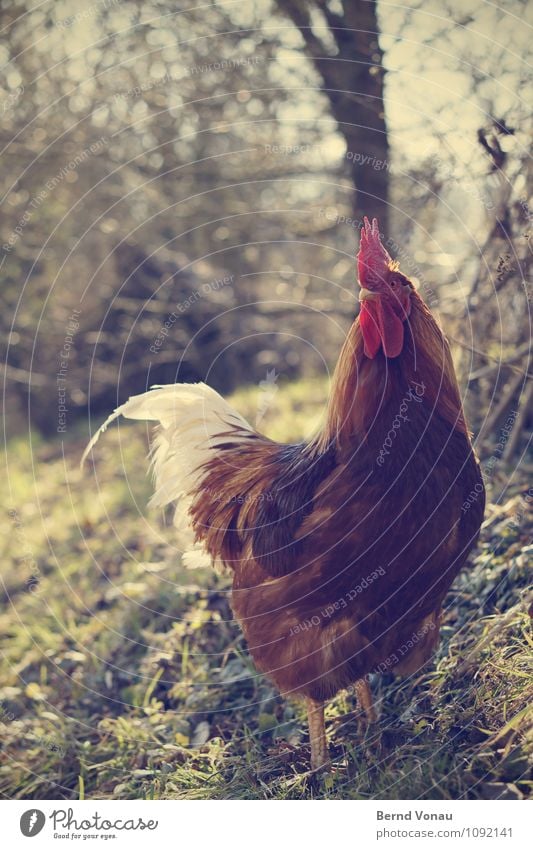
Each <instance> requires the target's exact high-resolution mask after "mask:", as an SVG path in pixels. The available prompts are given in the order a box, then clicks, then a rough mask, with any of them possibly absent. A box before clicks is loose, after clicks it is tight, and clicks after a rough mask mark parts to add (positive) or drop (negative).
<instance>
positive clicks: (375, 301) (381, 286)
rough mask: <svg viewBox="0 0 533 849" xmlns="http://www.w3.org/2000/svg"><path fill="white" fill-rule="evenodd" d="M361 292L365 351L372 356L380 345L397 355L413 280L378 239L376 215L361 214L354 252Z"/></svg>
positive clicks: (389, 354) (393, 355)
mask: <svg viewBox="0 0 533 849" xmlns="http://www.w3.org/2000/svg"><path fill="white" fill-rule="evenodd" d="M357 272H358V276H359V285H360V286H361V292H360V294H359V300H360V302H361V312H360V314H359V323H360V326H361V331H362V333H363V341H364V345H365V354H366V356H367V357H370V358H371V359H373V358H374V357H375V356H376V354H377V353H378V351H379V349H380V347H383V353H384V354H385V356H386V357H397V356H398V355H399V354H400V353H401V351H402V348H403V337H404V321H405V320H406V319H407V318H408V316H409V312H410V310H411V292H412V291H413V284H412V283H411V282H410V281H409V280H408V279H407V277H405V276H404V275H403V274H401V273H400V271H399V270H398V263H397V262H394V261H393V260H392V259H391V257H390V256H389V254H388V253H387V251H386V250H385V248H384V247H383V245H382V243H381V237H380V234H379V226H378V222H377V218H373V219H372V224H370V222H369V220H368V218H366V217H365V218H364V226H363V228H362V229H361V242H360V245H359V253H358V255H357Z"/></svg>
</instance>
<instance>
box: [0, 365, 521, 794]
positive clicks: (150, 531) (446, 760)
mask: <svg viewBox="0 0 533 849" xmlns="http://www.w3.org/2000/svg"><path fill="white" fill-rule="evenodd" d="M323 392H324V386H323V384H321V383H320V384H318V383H317V384H314V383H313V382H310V381H308V382H305V383H303V384H298V385H296V386H293V387H283V389H282V391H280V392H279V393H277V394H276V397H275V399H274V400H273V402H272V404H271V408H270V409H269V410H267V412H266V414H265V418H264V420H263V424H264V425H265V428H266V429H267V431H268V432H269V433H270V434H271V435H273V436H276V437H278V438H289V437H297V436H298V435H299V434H300V433H301V432H302V431H304V430H305V429H306V428H307V427H308V425H309V421H310V420H311V419H314V421H316V420H317V414H318V413H319V411H320V405H321V400H322V397H323ZM309 399H311V400H309ZM237 403H238V405H239V407H240V409H241V410H242V411H243V412H244V413H245V414H247V415H248V416H249V418H250V419H252V420H253V419H254V411H256V410H257V405H258V400H257V396H256V395H254V394H253V393H250V392H245V393H240V395H239V398H238V400H237ZM282 405H283V406H282ZM126 428H127V429H125V428H124V427H122V428H121V430H120V432H119V431H117V430H115V431H111V432H109V434H107V436H106V439H105V440H103V441H102V443H101V445H99V448H98V452H97V459H96V468H97V473H98V483H99V489H98V488H97V487H96V484H95V479H94V477H93V475H92V474H91V473H86V474H85V475H84V476H82V475H81V474H80V473H79V472H78V471H77V468H76V464H77V460H78V458H79V456H80V453H81V450H82V447H83V444H84V437H81V436H80V435H79V434H78V435H76V433H71V434H70V435H69V440H68V443H66V446H65V448H66V456H65V457H63V454H62V450H61V446H60V445H59V444H57V445H53V446H50V445H40V444H34V445H33V447H32V448H31V450H30V448H29V447H28V446H27V445H26V444H25V443H24V442H23V441H22V440H20V441H18V442H14V443H13V444H12V445H11V446H10V453H9V463H10V464H9V483H10V487H11V496H10V500H11V504H10V507H11V508H12V509H13V510H16V515H15V516H11V517H10V516H8V515H4V517H3V519H2V522H3V524H4V527H3V529H2V530H3V534H2V538H3V539H4V540H5V543H4V551H3V564H4V565H3V580H4V588H5V595H4V603H3V605H2V612H1V614H0V628H1V630H2V634H3V635H4V640H3V645H4V649H3V653H2V669H1V678H0V722H1V723H2V724H1V727H2V732H3V734H2V736H3V757H2V765H1V766H0V792H1V793H2V794H3V795H4V797H10V798H35V799H38V798H78V797H80V796H81V797H83V796H85V797H86V798H95V799H101V798H188V799H191V798H201V799H204V798H215V799H220V798H247V799H251V798H258V799H263V798H275V799H304V798H311V797H314V796H320V797H322V798H323V797H331V798H382V799H385V798H389V799H406V798H428V799H446V798H502V797H503V798H521V797H525V796H528V795H529V794H530V792H531V780H530V774H529V771H528V770H529V769H530V765H531V757H532V753H533V728H532V725H533V717H532V711H531V701H532V683H531V682H532V680H533V677H532V674H531V672H532V670H531V657H532V653H531V647H532V637H531V629H530V616H529V611H528V610H527V609H526V608H527V604H526V603H525V599H527V581H528V574H527V560H528V557H529V558H530V557H531V550H532V545H531V541H532V528H533V521H532V519H531V515H529V514H528V512H527V509H526V508H527V504H526V501H525V500H524V499H523V497H522V495H521V491H522V489H523V487H522V488H521V487H520V484H517V485H516V486H515V488H514V490H513V491H511V492H510V493H509V497H508V500H507V508H506V509H502V510H501V511H500V512H499V513H497V514H496V513H490V514H489V523H488V525H487V527H486V529H485V530H484V533H483V538H482V542H481V545H480V548H479V550H478V552H477V554H476V555H475V558H474V561H473V565H472V568H471V570H470V571H469V572H468V573H465V574H463V575H462V576H461V577H460V578H459V579H458V581H457V582H456V583H455V585H454V588H453V590H452V592H451V593H450V595H449V597H448V600H447V608H446V618H445V625H444V629H443V637H444V638H443V642H442V644H441V647H440V649H439V654H438V656H437V658H436V659H435V660H434V662H432V664H431V665H430V666H428V668H427V669H425V670H424V671H423V673H422V674H418V675H417V676H416V677H413V678H410V679H407V680H400V681H397V680H394V679H392V678H390V680H389V679H382V680H377V679H376V681H375V682H374V683H373V687H374V692H375V696H376V700H377V703H378V707H379V712H380V721H379V724H378V726H377V727H376V728H375V729H373V730H371V731H368V732H367V733H366V735H365V734H363V733H362V732H361V729H360V728H359V727H358V715H357V711H356V708H355V703H354V700H353V697H352V696H350V695H347V694H342V695H340V696H339V697H338V698H337V699H336V700H335V701H334V702H333V703H332V704H331V705H330V706H329V707H328V711H327V718H328V730H329V734H330V738H331V742H332V746H333V753H334V757H335V769H334V772H333V773H332V774H331V775H329V776H327V777H326V778H324V779H322V780H321V781H319V782H318V781H316V780H313V779H312V778H311V777H310V776H309V774H308V773H307V772H306V769H307V764H308V749H307V738H306V730H305V722H304V717H303V713H302V710H301V708H300V707H299V706H298V705H295V704H292V703H289V702H283V701H282V700H281V699H280V698H279V697H278V696H277V695H276V693H275V692H274V690H273V689H272V687H271V686H270V684H269V683H268V682H266V681H265V680H264V679H263V678H262V677H261V676H259V675H258V674H257V673H256V672H255V670H254V668H253V666H252V664H251V662H250V660H249V658H248V656H247V654H246V649H245V645H244V642H243V640H242V637H241V635H240V632H239V629H238V628H237V627H236V625H235V624H234V623H233V622H232V621H231V613H230V608H229V605H228V582H227V579H226V578H221V577H218V576H216V575H214V574H212V573H211V572H186V571H184V570H183V569H182V568H181V566H180V563H179V557H178V555H177V553H176V551H175V550H174V549H173V547H172V535H171V532H170V529H168V528H164V527H163V524H162V521H161V520H160V519H159V518H158V517H154V516H153V515H152V516H149V519H150V521H146V519H145V518H144V517H145V516H146V517H148V513H147V511H146V506H145V505H146V501H147V497H148V493H149V489H150V482H149V480H148V478H146V477H145V476H144V471H143V473H142V474H140V473H139V469H141V468H142V469H143V470H144V467H145V464H144V459H143V455H144V453H145V450H146V433H145V432H143V428H142V426H131V425H128V426H126ZM120 437H122V438H120ZM126 474H127V477H126ZM491 517H495V518H493V519H492V518H491ZM32 573H35V575H36V576H37V577H36V580H35V582H34V583H35V586H33V584H32V581H31V574H32ZM37 579H38V580H37ZM32 588H33V589H34V590H35V591H29V590H30V589H32Z"/></svg>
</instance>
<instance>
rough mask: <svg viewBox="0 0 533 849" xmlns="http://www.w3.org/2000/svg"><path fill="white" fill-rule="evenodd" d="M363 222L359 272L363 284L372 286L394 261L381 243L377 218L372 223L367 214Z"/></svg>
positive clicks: (381, 277) (358, 259)
mask: <svg viewBox="0 0 533 849" xmlns="http://www.w3.org/2000/svg"><path fill="white" fill-rule="evenodd" d="M363 222H364V226H363V227H362V228H361V241H360V243H359V253H358V254H357V273H358V276H359V284H360V285H361V286H371V285H372V284H373V283H377V282H378V281H379V280H380V279H383V278H384V275H385V272H386V271H388V270H389V269H390V268H391V266H392V264H393V261H392V258H391V257H390V255H389V254H388V252H387V251H386V250H385V248H384V247H383V245H382V243H381V236H380V234H379V225H378V220H377V218H373V219H372V224H370V221H369V220H368V218H367V217H366V215H365V217H364V218H363Z"/></svg>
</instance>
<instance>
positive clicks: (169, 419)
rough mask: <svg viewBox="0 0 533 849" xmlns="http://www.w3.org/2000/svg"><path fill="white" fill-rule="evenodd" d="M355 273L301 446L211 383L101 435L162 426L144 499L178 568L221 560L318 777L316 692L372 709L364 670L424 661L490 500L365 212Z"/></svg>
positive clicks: (447, 388) (429, 333)
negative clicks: (331, 366)
mask: <svg viewBox="0 0 533 849" xmlns="http://www.w3.org/2000/svg"><path fill="white" fill-rule="evenodd" d="M358 273H359V283H360V285H361V292H360V295H359V300H360V302H361V309H360V313H359V316H358V317H357V318H356V319H355V321H354V323H353V324H352V327H351V329H350V331H349V333H348V337H347V339H346V342H345V344H344V347H343V349H342V351H341V354H340V357H339V361H338V364H337V368H336V370H335V374H334V377H333V384H332V389H331V394H330V398H329V401H328V403H327V409H326V415H325V424H324V426H323V428H322V429H321V430H320V432H319V433H318V434H317V435H316V436H315V437H314V438H312V439H311V440H310V441H308V442H302V443H299V444H295V445H280V444H278V443H276V442H273V441H272V440H270V439H267V438H266V437H265V436H262V435H261V434H259V433H257V432H256V431H255V430H254V429H253V428H252V427H251V426H250V425H249V424H248V422H246V421H245V420H244V419H243V418H242V417H241V416H240V415H239V414H238V413H236V412H235V411H234V410H233V409H232V408H231V407H230V406H229V405H228V404H227V403H226V402H225V401H224V400H223V398H221V396H220V395H218V394H217V393H216V392H215V391H214V390H212V389H210V388H209V387H208V386H206V385H204V384H196V385H187V384H181V385H175V386H164V387H156V388H154V389H153V390H151V391H150V392H147V393H145V394H143V395H139V396H136V397H134V398H131V399H130V400H129V401H128V402H127V403H126V404H123V405H122V406H121V407H119V408H118V409H117V410H116V411H115V412H114V413H113V415H112V416H111V417H110V418H109V419H108V421H107V422H106V423H105V425H104V426H103V428H102V429H101V430H103V429H105V427H106V426H107V424H108V423H109V421H111V420H112V419H114V418H116V417H117V416H118V415H120V414H122V415H124V416H126V417H128V418H133V419H148V420H155V421H157V422H159V428H158V431H157V435H156V438H155V442H154V448H153V465H154V473H155V482H156V485H155V494H154V496H153V499H152V502H151V503H153V504H155V505H160V506H161V505H166V504H169V503H176V505H177V506H176V513H175V525H176V526H177V528H178V529H179V530H180V531H181V532H182V534H185V537H187V534H189V545H188V551H187V552H186V554H185V555H184V560H185V562H186V563H189V564H191V565H192V564H193V563H194V562H205V559H206V558H207V560H208V561H209V562H215V563H216V562H218V563H221V564H223V565H224V566H226V567H227V568H228V569H230V570H231V572H232V574H233V593H232V605H233V610H234V612H235V616H236V618H237V619H238V621H239V623H240V624H241V626H242V629H243V631H244V634H245V636H246V639H247V642H248V647H249V650H250V653H251V655H252V657H253V659H254V661H255V664H256V666H257V667H258V669H260V670H261V671H262V672H264V673H265V674H266V675H268V676H269V677H270V678H271V679H272V680H273V681H274V682H275V684H276V686H277V687H278V688H279V690H280V691H281V693H283V694H284V695H288V696H298V697H301V698H303V699H304V700H305V702H306V705H307V712H308V718H309V733H310V741H311V766H312V768H313V769H318V768H321V767H324V766H325V765H327V763H328V748H327V742H326V734H325V728H324V708H323V705H324V702H325V701H326V700H328V699H331V698H332V697H333V696H334V695H335V694H336V693H337V692H338V691H339V690H341V689H343V688H346V687H349V686H350V685H355V689H356V692H357V694H358V698H359V701H360V703H361V705H362V707H363V708H364V710H365V712H366V714H367V716H368V718H369V719H371V718H372V717H373V707H372V697H371V693H370V689H369V685H368V675H369V673H372V672H383V671H394V672H395V673H399V674H408V673H411V672H414V671H416V670H417V669H418V668H420V667H421V666H422V665H423V664H424V663H425V662H426V661H427V659H428V658H429V657H430V655H431V653H432V651H433V650H434V648H435V646H436V644H437V642H438V637H439V625H440V612H441V605H442V602H443V599H444V597H445V595H446V592H447V590H448V589H449V587H450V584H451V583H452V581H453V579H454V577H455V576H456V575H457V573H458V571H459V570H460V569H461V567H462V566H463V565H464V563H465V561H466V559H467V556H468V553H469V551H470V550H471V548H472V546H473V545H474V543H475V541H476V539H477V536H478V532H479V528H480V524H481V521H482V516H483V509H484V495H483V483H482V478H481V474H480V470H479V466H478V463H477V461H476V458H475V456H474V452H473V449H472V445H471V442H470V438H469V434H468V431H467V427H466V423H465V419H464V415H463V411H462V407H461V399H460V396H459V390H458V386H457V381H456V377H455V373H454V369H453V364H452V359H451V356H450V351H449V347H448V343H447V341H446V339H445V337H444V335H443V333H442V331H441V330H440V328H439V326H438V324H437V323H436V321H435V320H434V318H433V317H432V315H431V313H430V312H429V310H428V308H427V307H426V305H425V304H424V302H423V301H422V299H421V298H420V296H419V295H418V294H417V292H416V291H415V290H414V287H413V285H412V283H411V282H410V281H409V280H408V279H407V278H406V277H405V276H404V275H403V274H401V273H400V272H399V270H398V265H397V263H394V262H393V261H392V259H391V257H390V256H389V254H388V253H387V251H386V250H385V248H384V247H383V245H382V243H381V239H380V235H379V230H378V224H377V221H376V220H375V219H374V221H373V222H372V225H370V224H369V222H368V220H367V219H365V225H364V227H363V230H362V232H361V244H360V250H359V255H358ZM99 433H100V431H99V432H98V433H97V434H96V436H95V437H94V438H93V440H92V441H91V443H90V445H89V447H88V448H87V451H86V453H85V455H84V456H86V454H87V453H88V451H89V450H90V449H91V448H92V446H93V445H94V442H95V441H96V439H97V438H98V435H99ZM472 494H474V495H472Z"/></svg>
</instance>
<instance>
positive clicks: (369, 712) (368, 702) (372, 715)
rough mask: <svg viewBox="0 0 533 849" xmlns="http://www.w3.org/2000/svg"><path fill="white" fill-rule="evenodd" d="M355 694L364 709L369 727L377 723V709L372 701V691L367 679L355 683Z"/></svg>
mask: <svg viewBox="0 0 533 849" xmlns="http://www.w3.org/2000/svg"><path fill="white" fill-rule="evenodd" d="M355 694H356V696H357V701H358V702H359V704H360V705H361V707H362V708H363V710H364V712H365V716H366V720H367V722H368V724H369V725H372V723H374V722H375V721H376V709H375V707H374V703H373V701H372V690H371V689H370V685H369V683H368V681H367V680H366V678H360V679H359V681H356V682H355Z"/></svg>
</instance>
